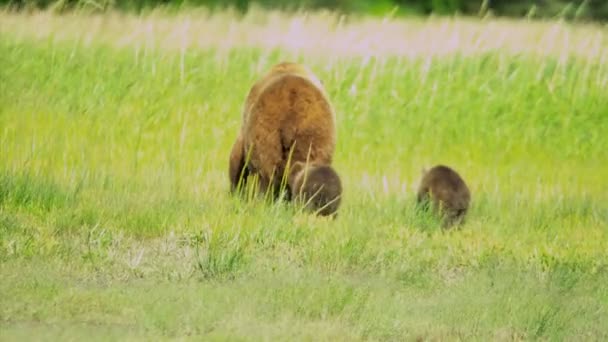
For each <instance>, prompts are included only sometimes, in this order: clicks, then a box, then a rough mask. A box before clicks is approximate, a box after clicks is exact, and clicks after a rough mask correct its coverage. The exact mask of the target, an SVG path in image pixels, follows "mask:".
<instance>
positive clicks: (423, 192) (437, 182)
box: [417, 165, 471, 228]
mask: <svg viewBox="0 0 608 342" xmlns="http://www.w3.org/2000/svg"><path fill="white" fill-rule="evenodd" d="M417 201H418V203H419V204H421V205H424V206H425V207H427V206H428V205H429V204H431V205H432V208H433V211H434V212H435V213H436V214H439V215H441V216H442V219H443V227H444V228H449V227H451V226H453V225H455V224H456V225H459V224H461V223H463V222H464V217H465V215H466V213H467V211H468V209H469V203H470V201H471V193H470V191H469V188H468V187H467V185H466V184H465V182H464V180H463V179H462V178H461V177H460V175H459V174H458V173H457V172H456V171H454V170H452V169H451V168H449V167H447V166H444V165H437V166H435V167H433V168H431V169H430V170H428V171H424V173H423V176H422V180H421V181H420V186H419V188H418V195H417Z"/></svg>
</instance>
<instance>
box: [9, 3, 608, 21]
mask: <svg viewBox="0 0 608 342" xmlns="http://www.w3.org/2000/svg"><path fill="white" fill-rule="evenodd" d="M254 3H255V4H258V5H260V6H263V7H266V8H277V9H282V10H298V9H322V8H323V9H331V10H336V11H341V12H345V13H358V14H370V15H386V14H389V13H392V14H395V15H428V14H440V15H452V14H462V15H475V16H479V15H481V16H483V15H486V14H488V13H492V14H494V15H497V16H512V17H521V16H527V17H541V18H555V17H558V18H565V19H576V20H594V21H606V20H608V1H607V0H576V1H572V0H294V1H281V0H0V5H5V6H7V5H8V6H10V7H13V8H19V9H23V8H30V9H31V8H48V7H52V8H55V9H68V8H82V7H87V8H91V9H98V10H105V9H108V8H118V9H122V10H129V11H142V10H147V9H150V8H154V7H157V6H164V7H169V8H175V9H179V8H184V7H191V6H206V7H210V8H225V7H234V8H236V9H238V10H239V11H241V12H246V11H247V9H248V8H249V7H250V6H252V4H254Z"/></svg>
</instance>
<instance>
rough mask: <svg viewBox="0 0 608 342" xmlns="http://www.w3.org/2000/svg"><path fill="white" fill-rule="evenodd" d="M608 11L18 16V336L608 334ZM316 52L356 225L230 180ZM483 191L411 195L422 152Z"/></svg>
mask: <svg viewBox="0 0 608 342" xmlns="http://www.w3.org/2000/svg"><path fill="white" fill-rule="evenodd" d="M606 42H607V36H606V33H605V29H604V28H602V27H594V26H576V25H570V24H566V23H558V22H547V23H538V22H535V23H532V22H524V21H504V20H489V19H487V20H484V21H476V20H471V19H458V18H457V19H424V20H423V19H416V20H414V19H412V20H407V21H402V20H395V19H390V20H385V21H380V20H371V19H366V18H359V19H357V18H340V17H338V16H336V15H334V14H332V13H312V14H308V15H306V16H304V15H295V16H288V15H285V14H280V13H275V12H260V11H253V12H252V13H251V14H249V15H247V16H245V17H243V18H241V17H238V16H237V15H236V14H233V13H230V12H220V13H215V14H214V15H212V16H209V15H208V13H206V12H203V11H201V12H193V13H188V14H185V13H179V14H176V15H169V14H167V13H162V12H154V13H151V14H146V15H143V16H140V17H135V16H128V15H121V14H118V13H112V14H108V15H106V16H92V17H91V16H85V15H83V14H69V15H66V16H54V15H52V14H50V13H33V14H30V15H26V14H13V13H6V12H4V13H1V14H0V278H2V281H0V294H2V295H1V296H0V328H1V330H2V331H3V333H4V334H7V335H5V336H8V338H9V339H22V338H32V337H38V336H51V337H50V338H56V339H70V338H76V339H78V338H82V337H83V336H87V337H88V336H89V335H90V334H99V335H98V336H100V338H102V339H103V338H104V337H106V338H113V337H114V338H141V339H157V338H159V337H169V338H171V337H178V338H179V337H185V336H200V335H204V336H206V337H208V338H216V339H222V338H229V339H234V338H252V339H293V338H294V336H297V337H299V338H300V339H315V340H316V339H331V340H334V339H347V340H352V339H402V338H404V339H415V338H423V339H425V338H427V339H458V338H460V339H480V340H488V339H499V340H500V339H503V340H504V339H534V338H546V339H579V340H580V339H604V338H606V336H607V334H608V331H607V330H606V327H608V322H607V321H606V317H608V314H607V310H608V308H607V304H606V303H607V302H608V292H607V291H606V286H605V285H604V284H606V280H607V279H606V265H607V261H608V260H607V257H606V251H607V250H608V236H607V235H606V234H607V230H606V228H607V221H608V207H607V206H606V203H607V201H608V196H607V194H608V169H607V168H606V165H607V163H608V154H607V153H606V151H607V150H608V138H606V132H608V97H606V91H605V89H606V86H607V85H608V67H607V65H608V64H607V63H606V58H607V57H606V56H608V50H607V48H606V47H607V46H608V44H606ZM282 60H295V61H299V62H302V63H305V64H307V65H308V66H310V68H311V69H312V70H314V71H315V72H316V73H317V74H318V76H319V77H320V79H322V80H323V82H324V84H325V87H326V88H327V91H328V93H329V95H330V98H331V100H332V102H333V104H334V107H335V109H336V112H337V120H338V145H337V151H336V155H335V167H336V169H337V170H338V172H339V173H340V174H341V177H342V179H343V182H344V188H345V193H344V199H343V204H342V207H341V209H340V214H339V217H338V219H337V220H326V219H322V218H316V217H311V216H309V215H305V214H302V213H299V212H298V210H297V208H294V207H292V206H291V205H290V204H288V203H265V202H264V201H262V200H255V199H254V200H247V199H242V198H238V197H232V196H230V195H229V193H228V188H229V186H228V177H227V164H228V153H229V151H230V147H231V144H232V142H233V141H234V139H235V137H236V132H237V130H238V128H239V126H240V117H241V113H240V111H241V108H242V103H243V101H244V98H245V95H246V93H247V91H248V88H249V87H250V85H251V84H252V82H253V81H254V80H255V79H256V78H257V77H258V76H259V75H260V74H261V73H262V72H264V71H265V70H267V69H268V68H269V67H270V66H271V65H273V64H274V63H277V62H279V61H282ZM437 163H445V164H447V165H450V166H453V167H454V168H455V169H456V170H458V172H459V173H460V174H461V175H462V176H463V177H464V178H465V180H466V181H467V183H468V184H469V186H470V188H471V190H472V195H473V202H472V206H473V207H472V209H471V211H470V215H469V217H468V219H467V223H466V225H465V226H464V227H463V229H462V230H460V231H455V232H447V233H446V232H442V231H440V230H439V229H438V226H437V222H436V221H434V220H433V218H429V217H426V216H424V215H422V214H420V213H418V212H417V211H416V210H415V205H414V198H415V196H414V193H415V186H416V182H417V180H418V178H419V177H420V171H421V169H422V167H424V166H430V165H433V164H437Z"/></svg>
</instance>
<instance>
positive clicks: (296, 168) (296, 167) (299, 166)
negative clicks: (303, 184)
mask: <svg viewBox="0 0 608 342" xmlns="http://www.w3.org/2000/svg"><path fill="white" fill-rule="evenodd" d="M304 167H306V164H305V163H303V162H301V161H297V162H295V163H293V164H291V166H290V167H289V174H290V175H297V174H298V173H300V171H302V170H304Z"/></svg>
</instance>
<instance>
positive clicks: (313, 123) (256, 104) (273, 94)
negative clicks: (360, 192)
mask: <svg viewBox="0 0 608 342" xmlns="http://www.w3.org/2000/svg"><path fill="white" fill-rule="evenodd" d="M242 120H243V122H242V126H241V130H240V132H239V135H238V137H237V139H236V142H235V143H234V145H233V147H232V151H231V153H230V165H229V177H230V184H231V189H232V190H233V191H234V190H236V189H237V188H239V186H242V185H244V184H245V182H246V181H247V177H248V176H250V175H252V176H253V175H257V176H258V182H259V184H258V185H259V188H260V190H261V191H262V192H267V191H269V192H271V193H272V194H273V195H274V196H275V197H277V196H278V194H279V191H280V189H281V186H282V185H284V186H286V189H287V191H288V194H287V195H288V197H289V198H293V197H294V196H296V195H297V194H296V193H293V191H292V190H293V189H296V188H295V187H291V186H290V184H287V183H288V181H289V178H290V174H286V173H285V172H286V171H287V172H289V164H294V163H296V162H301V163H305V164H306V165H308V167H304V168H303V167H302V166H300V167H297V168H294V172H295V171H296V169H297V172H301V171H302V169H306V170H308V171H307V172H306V173H305V174H306V175H308V176H309V177H310V176H311V175H313V178H314V179H315V181H320V182H333V181H334V178H333V177H330V178H324V177H317V176H314V175H315V174H316V171H315V170H327V169H331V162H332V157H333V153H334V149H335V145H336V123H335V121H336V119H335V113H334V111H333V108H332V106H331V104H330V102H329V100H328V98H327V95H326V93H325V90H324V88H323V85H322V84H321V82H320V81H319V80H318V79H317V77H316V76H315V75H314V74H313V73H312V72H311V71H310V70H308V69H307V68H306V67H304V66H302V65H299V64H296V63H289V62H284V63H280V64H278V65H275V66H274V67H273V68H272V69H271V70H270V71H269V72H268V73H267V74H266V75H264V76H263V77H262V78H261V79H260V80H259V81H257V82H256V83H255V84H254V85H253V87H252V88H251V90H250V91H249V94H248V95H247V98H246V100H245V105H244V108H243V118H242ZM331 171H332V172H333V174H332V175H333V176H335V177H336V178H337V177H338V176H337V174H336V173H335V171H334V170H333V169H331ZM323 172H325V171H323ZM323 174H324V173H323ZM291 178H292V179H293V180H295V179H298V177H295V176H294V177H291ZM337 179H338V182H339V178H337ZM300 188H301V187H300ZM300 188H299V189H298V190H300ZM305 188H306V187H305ZM322 188H324V189H325V190H327V189H329V188H331V189H340V193H338V194H337V196H340V195H341V189H342V187H341V185H340V186H338V187H336V185H335V184H325V185H324V186H323V187H322ZM325 190H322V191H325ZM303 193H305V194H308V192H307V190H306V191H303ZM323 198H324V199H325V200H327V201H333V202H332V203H338V204H339V200H336V199H335V198H331V199H328V198H325V197H323ZM309 204H312V206H311V207H310V208H311V209H314V210H315V211H319V213H321V214H323V215H325V214H326V213H328V212H329V211H328V210H327V208H331V209H333V210H334V211H335V210H337V205H336V206H334V205H332V204H331V203H328V202H327V203H326V202H324V200H321V199H318V200H312V201H310V203H309ZM322 207H325V208H324V209H322Z"/></svg>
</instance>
